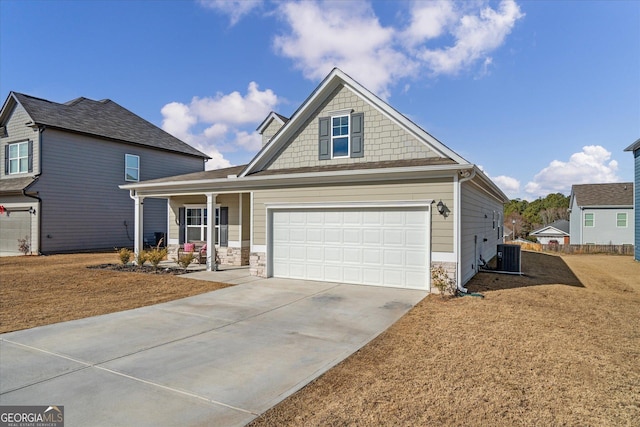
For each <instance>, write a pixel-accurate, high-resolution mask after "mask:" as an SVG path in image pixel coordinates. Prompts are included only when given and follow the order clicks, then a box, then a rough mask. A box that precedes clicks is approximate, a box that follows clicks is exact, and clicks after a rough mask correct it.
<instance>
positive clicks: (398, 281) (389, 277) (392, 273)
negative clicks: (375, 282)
mask: <svg viewBox="0 0 640 427" xmlns="http://www.w3.org/2000/svg"><path fill="white" fill-rule="evenodd" d="M383 280H384V285H385V286H395V287H401V286H403V282H404V272H403V271H402V270H400V269H397V270H394V269H389V268H385V269H384V271H383Z"/></svg>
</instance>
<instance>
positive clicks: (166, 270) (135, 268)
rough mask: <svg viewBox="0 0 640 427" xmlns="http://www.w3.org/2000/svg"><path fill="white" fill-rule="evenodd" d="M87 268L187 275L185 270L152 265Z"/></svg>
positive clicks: (92, 266)
mask: <svg viewBox="0 0 640 427" xmlns="http://www.w3.org/2000/svg"><path fill="white" fill-rule="evenodd" d="M87 268H91V269H96V270H111V271H123V272H127V273H146V274H172V275H174V276H177V275H179V274H185V273H187V271H185V270H184V269H183V268H176V267H158V268H155V267H153V266H151V265H133V264H126V265H125V264H98V265H90V266H88V267H87Z"/></svg>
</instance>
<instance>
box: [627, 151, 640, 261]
mask: <svg viewBox="0 0 640 427" xmlns="http://www.w3.org/2000/svg"><path fill="white" fill-rule="evenodd" d="M624 151H631V152H632V153H633V157H634V159H635V178H634V179H635V197H634V204H633V206H634V209H635V215H634V216H635V220H634V221H635V246H634V250H635V259H636V261H640V139H638V140H637V141H636V142H634V143H633V144H631V145H630V146H628V147H627V148H625V150H624Z"/></svg>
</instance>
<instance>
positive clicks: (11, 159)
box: [8, 141, 29, 175]
mask: <svg viewBox="0 0 640 427" xmlns="http://www.w3.org/2000/svg"><path fill="white" fill-rule="evenodd" d="M22 144H25V145H26V146H27V155H26V156H20V145H22ZM12 146H17V147H18V157H11V147H12ZM21 159H26V160H27V168H26V169H25V170H23V171H22V170H20V160H21ZM12 161H17V162H18V171H17V172H11V162H12ZM8 172H9V175H19V174H22V173H28V172H29V141H20V142H12V143H11V144H9V171H8Z"/></svg>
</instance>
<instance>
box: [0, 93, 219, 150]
mask: <svg viewBox="0 0 640 427" xmlns="http://www.w3.org/2000/svg"><path fill="white" fill-rule="evenodd" d="M15 104H20V105H21V106H22V107H23V108H24V109H25V111H26V112H27V114H28V115H29V117H31V120H32V121H33V126H45V127H51V128H56V129H61V130H66V131H70V132H76V133H81V134H85V135H91V136H97V137H100V138H107V139H112V140H116V141H120V142H125V143H130V144H136V145H142V146H146V147H152V148H158V149H161V150H166V151H172V152H176V153H181V154H186V155H190V156H196V157H202V158H203V159H208V158H210V157H209V156H207V155H206V154H204V153H202V152H201V151H199V150H196V149H195V148H193V147H192V146H190V145H189V144H187V143H185V142H183V141H181V140H179V139H178V138H176V137H174V136H172V135H170V134H168V133H167V132H165V131H163V130H162V129H160V128H159V127H157V126H155V125H153V124H152V123H149V122H148V121H146V120H144V119H143V118H142V117H140V116H137V115H136V114H134V113H132V112H131V111H129V110H127V109H126V108H124V107H122V106H120V105H118V104H116V103H115V102H113V101H111V100H109V99H104V100H102V101H94V100H92V99H88V98H82V97H81V98H76V99H74V100H72V101H69V102H66V103H64V104H59V103H57V102H52V101H47V100H46V99H41V98H36V97H33V96H29V95H25V94H22V93H18V92H11V93H10V94H9V96H8V98H7V100H6V101H5V103H4V105H3V107H2V111H1V112H0V124H4V123H5V122H6V120H7V117H8V114H9V113H10V111H11V110H12V109H13V106H14V105H15Z"/></svg>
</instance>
